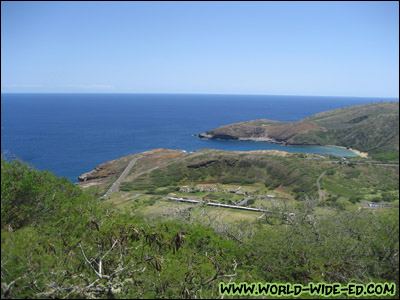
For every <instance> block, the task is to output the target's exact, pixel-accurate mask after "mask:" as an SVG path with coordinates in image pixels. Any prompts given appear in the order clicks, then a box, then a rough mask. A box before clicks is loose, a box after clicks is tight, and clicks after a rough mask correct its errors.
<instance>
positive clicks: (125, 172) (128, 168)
mask: <svg viewBox="0 0 400 300" xmlns="http://www.w3.org/2000/svg"><path fill="white" fill-rule="evenodd" d="M140 158H142V156H138V157H135V158H134V159H132V160H131V161H130V162H129V164H128V165H127V166H126V168H125V170H124V171H123V172H122V174H121V175H120V176H119V177H118V179H117V180H116V181H115V182H114V183H113V185H112V186H111V187H110V189H109V190H108V191H107V193H105V195H104V196H102V197H100V199H104V198H107V197H108V196H110V195H111V194H112V193H114V192H116V191H117V190H118V187H119V185H120V184H121V182H122V180H124V178H125V177H126V175H128V173H129V171H130V170H131V169H132V167H133V166H134V165H135V163H136V162H137V160H138V159H140Z"/></svg>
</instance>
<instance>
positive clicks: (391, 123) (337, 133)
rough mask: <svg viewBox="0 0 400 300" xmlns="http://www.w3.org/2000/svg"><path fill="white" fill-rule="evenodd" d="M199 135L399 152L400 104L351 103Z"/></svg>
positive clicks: (245, 123) (234, 125)
mask: <svg viewBox="0 0 400 300" xmlns="http://www.w3.org/2000/svg"><path fill="white" fill-rule="evenodd" d="M198 136H199V137H200V138H206V139H229V140H252V141H267V142H275V143H285V144H289V145H338V146H346V147H352V148H356V149H359V150H362V151H368V152H372V153H382V152H391V151H398V149H399V104H398V103H395V102H388V103H372V104H365V105H357V106H350V107H345V108H340V109H336V110H332V111H327V112H322V113H319V114H316V115H313V116H311V117H308V118H306V119H303V120H300V121H298V122H292V123H288V122H278V121H271V120H254V121H248V122H242V123H234V124H231V125H225V126H222V127H219V128H216V129H212V130H209V131H206V132H204V133H201V134H198Z"/></svg>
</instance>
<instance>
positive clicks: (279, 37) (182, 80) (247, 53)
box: [1, 1, 399, 98]
mask: <svg viewBox="0 0 400 300" xmlns="http://www.w3.org/2000/svg"><path fill="white" fill-rule="evenodd" d="M1 91H2V92H3V93H4V92H91V93H97V92H99V93H103V92H104V93H206V94H268V95H321V96H359V97H395V98H398V94H399V3H398V2H397V1H392V2H380V1H379V2H346V1H344V2H249V1H246V2H147V1H146V2H116V1H115V2H114V1H113V2H30V1H29V2H14V1H10V2H7V1H2V2H1Z"/></svg>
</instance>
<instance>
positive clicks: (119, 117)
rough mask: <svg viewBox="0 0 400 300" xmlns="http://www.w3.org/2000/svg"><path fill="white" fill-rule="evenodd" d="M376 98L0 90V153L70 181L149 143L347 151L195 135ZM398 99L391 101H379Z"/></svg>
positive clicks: (183, 146)
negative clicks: (214, 138)
mask: <svg viewBox="0 0 400 300" xmlns="http://www.w3.org/2000/svg"><path fill="white" fill-rule="evenodd" d="M381 100H382V99H380V98H379V99H377V98H353V97H315V96H312V97H311V96H259V95H195V94H194V95H191V94H2V95H1V151H2V153H3V156H4V157H6V158H10V157H18V158H20V159H22V160H24V161H26V162H28V163H30V164H31V165H33V166H34V167H36V168H38V169H40V170H46V169H49V170H50V171H52V172H54V173H55V174H56V175H57V176H61V177H67V178H69V179H70V180H71V181H72V182H77V176H79V175H81V174H82V173H85V172H88V171H90V170H92V169H93V168H95V167H96V166H98V165H99V164H101V163H103V162H106V161H109V160H112V159H116V158H119V157H122V156H126V155H130V154H134V153H139V152H143V151H148V150H151V149H156V148H166V149H181V150H185V151H188V152H191V151H195V150H198V149H204V148H215V149H223V150H235V151H246V150H261V149H275V150H286V151H294V152H310V153H321V154H334V155H340V156H355V154H354V153H353V152H351V151H348V150H346V149H340V148H334V147H321V146H319V147H318V146H307V147H304V146H303V147H300V146H299V147H297V146H296V147H295V146H283V145H279V144H272V143H266V142H251V141H218V140H202V139H199V138H198V137H196V136H193V134H197V133H202V132H204V131H206V130H210V129H213V128H216V127H219V126H222V125H227V124H230V123H234V122H241V121H248V120H255V119H272V120H278V121H298V120H300V119H303V118H305V117H308V116H310V115H312V114H315V113H319V112H322V111H326V110H331V109H335V108H340V107H346V106H351V105H359V104H365V103H371V102H379V101H381ZM383 101H398V99H383Z"/></svg>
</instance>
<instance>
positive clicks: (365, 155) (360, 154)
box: [327, 145, 368, 158]
mask: <svg viewBox="0 0 400 300" xmlns="http://www.w3.org/2000/svg"><path fill="white" fill-rule="evenodd" d="M327 146H329V147H336V148H342V149H347V150H350V151H351V152H354V153H355V154H357V155H358V156H360V157H362V158H368V153H367V152H361V151H359V150H357V149H353V148H347V147H343V146H336V145H327Z"/></svg>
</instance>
